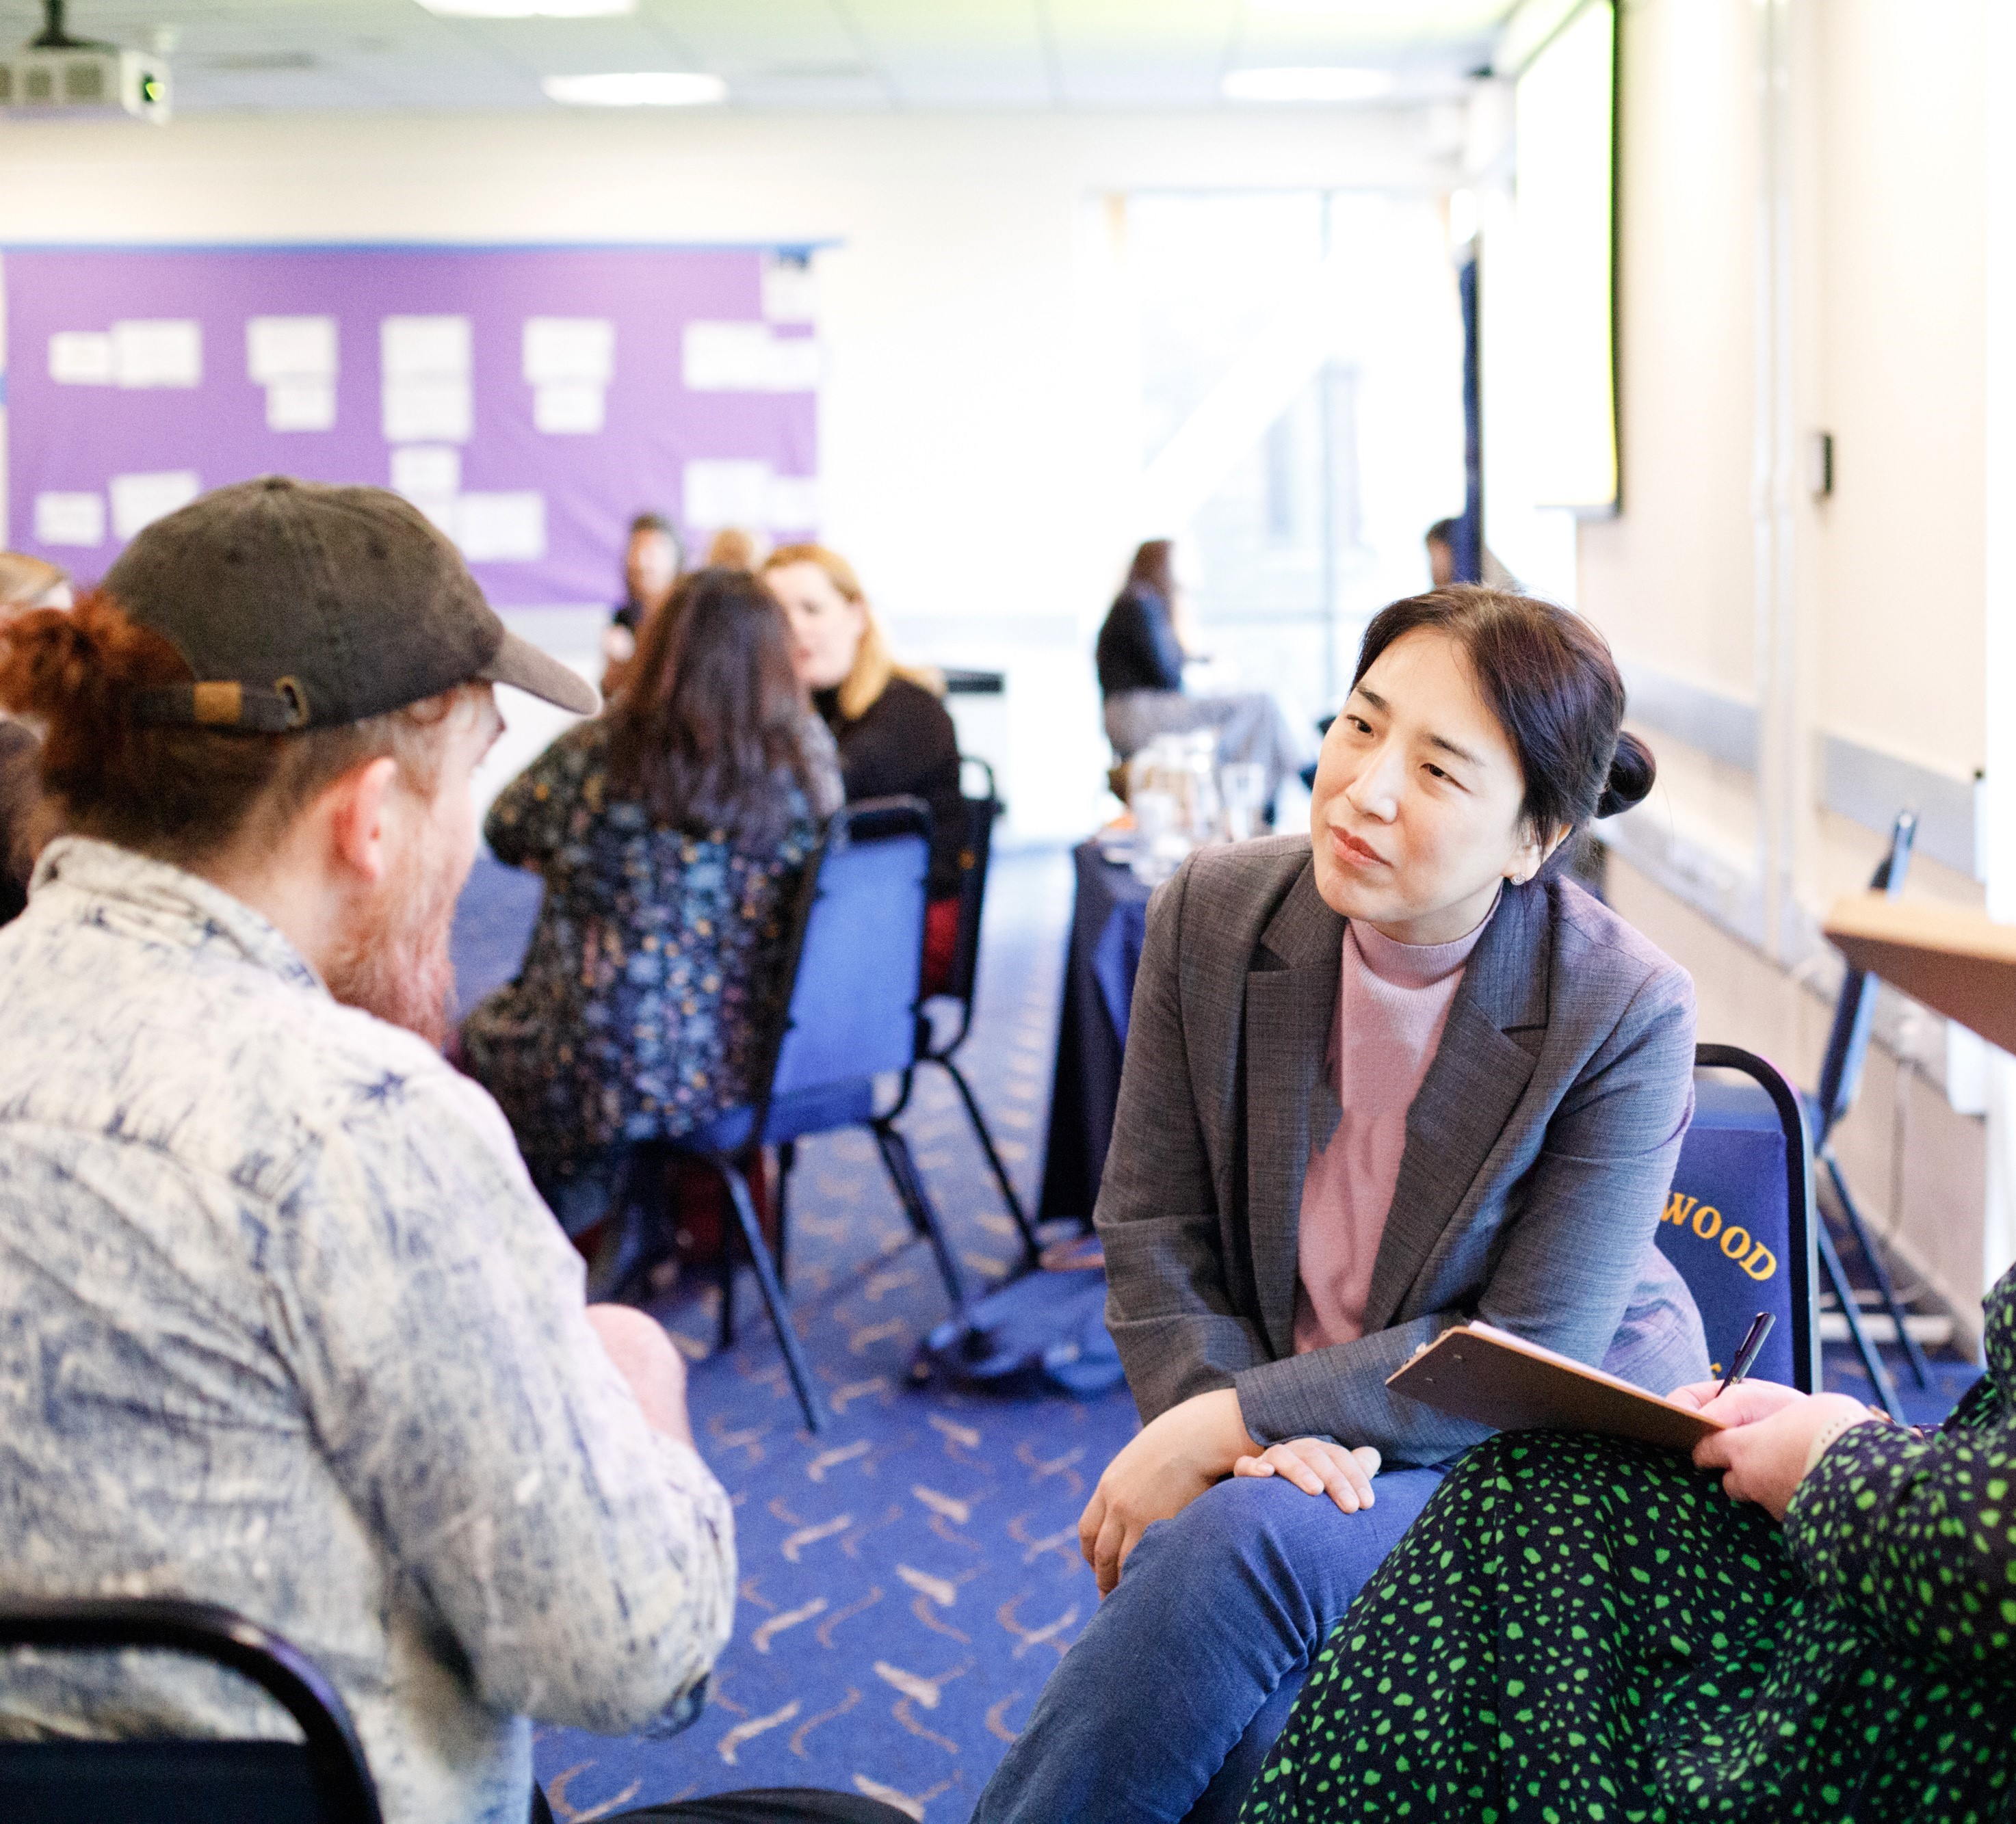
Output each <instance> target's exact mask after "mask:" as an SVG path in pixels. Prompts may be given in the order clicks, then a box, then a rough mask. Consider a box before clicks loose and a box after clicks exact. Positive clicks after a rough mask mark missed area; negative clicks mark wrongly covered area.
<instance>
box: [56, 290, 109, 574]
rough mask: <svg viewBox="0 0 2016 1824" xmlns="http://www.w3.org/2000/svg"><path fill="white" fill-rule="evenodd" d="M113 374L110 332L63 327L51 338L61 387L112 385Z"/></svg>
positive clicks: (94, 497) (58, 383)
mask: <svg viewBox="0 0 2016 1824" xmlns="http://www.w3.org/2000/svg"><path fill="white" fill-rule="evenodd" d="M112 377H113V369H112V337H111V336H110V334H109V333H106V331H104V330H102V329H59V330H57V331H56V333H55V334H54V335H53V336H51V337H50V338H49V378H50V379H51V380H54V381H55V382H56V384H57V385H58V386H59V387H109V386H110V385H111V384H112ZM92 498H93V499H94V500H95V499H97V498H98V497H97V496H96V495H92ZM100 504H101V505H103V502H100ZM44 542H45V543H46V542H47V541H46V540H45V541H44Z"/></svg>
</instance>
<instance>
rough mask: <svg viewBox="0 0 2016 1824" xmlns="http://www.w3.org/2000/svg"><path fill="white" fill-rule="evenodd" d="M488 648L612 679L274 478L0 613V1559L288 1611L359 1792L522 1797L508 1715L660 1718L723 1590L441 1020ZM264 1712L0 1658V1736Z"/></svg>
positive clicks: (77, 1591) (209, 1680) (691, 1469)
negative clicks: (84, 578)
mask: <svg viewBox="0 0 2016 1824" xmlns="http://www.w3.org/2000/svg"><path fill="white" fill-rule="evenodd" d="M496 683H507V684H511V685H517V686H518V687H519V688H520V689H525V690H528V691H531V692H532V693H534V694H535V695H537V696H542V697H544V698H545V699H546V700H548V701H549V702H551V703H556V704H558V705H560V707H563V708H565V709H568V710H572V711H577V712H579V713H582V714H586V713H589V712H591V711H593V710H594V709H595V708H596V707H597V698H596V693H595V692H594V691H593V690H592V689H590V688H589V686H588V685H585V683H583V682H581V680H580V679H579V678H578V677H576V676H575V675H574V674H573V673H572V672H571V671H568V670H567V668H566V667H563V666H561V665H560V664H556V662H555V661H553V660H551V659H549V658H547V657H545V656H544V655H542V653H538V651H536V650H535V649H533V648H532V647H531V646H527V645H526V644H525V643H524V642H523V641H521V640H519V639H516V638H515V637H513V635H510V634H509V633H507V632H506V630H505V628H504V626H503V624H502V622H501V621H499V619H498V617H497V616H496V615H495V613H493V612H492V611H491V609H490V607H489V606H488V604H487V603H485V602H484V599H483V596H482V594H481V592H480V591H479V590H478V588H477V586H476V584H475V582H474V581H473V578H472V577H470V574H469V572H468V570H467V569H466V567H465V566H464V565H463V562H462V560H461V559H460V557H459V556H458V555H457V553H456V552H455V549H454V548H453V546H452V545H450V544H449V543H448V541H446V540H445V538H442V537H441V534H439V533H437V531H435V530H434V527H432V526H430V524H429V523H428V522H427V520H426V519H425V518H423V516H421V515H420V514H419V513H417V512H416V511H415V510H414V509H412V507H411V506H409V505H407V504H406V503H405V502H403V501H401V500H400V499H399V498H398V497H397V496H395V495H391V494H387V493H386V492H384V491H382V490H380V489H376V488H369V487H325V486H319V485H316V484H310V483H305V482H295V481H290V480H286V479H284V478H282V477H267V478H265V479H264V480H258V481H253V482H248V483H245V484H241V485H239V486H236V487H225V488H220V489H218V491H215V492H214V493H212V494H210V495H205V496H204V497H203V498H201V499H200V500H197V501H196V502H193V503H192V504H191V505H189V506H187V507H185V508H183V509H182V510H181V511H180V512H178V513H173V514H171V515H170V516H167V518H165V519H163V520H158V521H157V522H156V523H154V524H153V525H151V526H149V527H147V528H146V531H143V532H142V533H141V534H140V535H139V537H138V538H135V540H134V541H133V542H132V543H131V545H129V546H128V549H126V551H125V552H124V554H123V555H122V556H121V558H120V559H119V560H118V562H117V563H116V564H114V566H113V569H112V570H111V572H110V574H109V575H107V576H106V578H105V581H104V584H103V587H102V588H101V589H99V591H97V592H93V593H92V594H89V595H86V596H85V598H84V599H82V600H81V602H79V603H78V604H77V606H76V607H75V609H74V610H72V611H70V612H69V613H56V612H53V611H38V612H37V613H31V614H28V615H26V616H24V617H20V618H18V619H16V620H13V621H8V622H6V623H5V624H4V625H0V705H4V706H5V707H6V708H7V709H8V710H9V711H12V712H13V713H15V714H20V715H23V716H24V717H27V718H30V719H31V720H32V721H36V722H38V723H39V724H41V727H42V729H43V735H44V745H43V750H42V777H43V785H44V787H45V790H47V791H48V792H49V793H50V794H52V797H53V798H54V799H55V800H56V804H58V806H59V808H60V811H61V812H62V815H63V822H64V826H65V829H66V832H67V833H65V834H64V835H63V836H59V837H58V838H56V840H54V841H52V843H50V844H49V846H48V847H47V848H46V849H45V851H43V854H42V855H41V860H40V862H39V863H38V866H37V869H36V871H35V876H34V884H33V887H32V889H31V897H30V901H29V905H28V908H27V911H26V912H24V913H23V915H22V916H20V918H19V919H16V920H15V921H14V922H13V923H12V924H11V925H9V926H7V928H6V929H5V931H0V1438H4V1441H5V1442H4V1449H5V1454H6V1457H7V1465H6V1468H5V1472H4V1473H0V1540H4V1541H5V1552H0V1596H102V1595H120V1596H181V1597H189V1598H195V1599H202V1600H207V1601H211V1602H214V1603H222V1604H224V1605H225V1606H227V1607H229V1608H232V1609H234V1610H238V1611H239V1612H241V1613H242V1614H246V1615H247V1616H249V1617H250V1618H251V1619H253V1620H254V1621H257V1622H259V1623H261V1624H263V1625H265V1626H266V1627H268V1628H272V1629H273V1630H274V1631H275V1632H278V1633H279V1634H281V1635H283V1636H285V1637H286V1638H287V1639H290V1640H291V1641H292V1642H293V1643H294V1644H295V1645H296V1646H299V1647H301V1648H302V1649H303V1650H305V1651H306V1652H307V1653H308V1654H309V1655H310V1656H311V1657H312V1658H314V1659H315V1660H317V1661H318V1662H319V1664H320V1665H321V1666H322V1669H323V1670H324V1671H326V1673H328V1674H329V1676H330V1677H331V1678H332V1679H333V1682H335V1684H336V1685H337V1688H338V1689H340V1692H341V1693H342V1694H343V1696H344V1700H345V1701H346V1703H347V1705H348V1707H349V1709H350V1711H351V1716H352V1718H353V1719H354V1720H355V1724H356V1725H357V1729H358V1736H359V1738H360V1739H361V1740H362V1743H363V1745H364V1748H365V1754H366V1757H367V1758H368V1760H369V1763H370V1765H371V1768H372V1772H373V1776H374V1778H375V1779H376V1782H377V1785H378V1788H379V1793H380V1802H381V1804H382V1805H383V1811H384V1815H385V1816H386V1818H387V1820H388V1821H389V1824H422V1821H425V1824H458V1821H463V1820H467V1821H470V1824H474V1821H476V1820H483V1821H484V1824H524V1820H525V1819H527V1815H528V1813H529V1811H531V1808H532V1806H533V1805H534V1804H535V1793H534V1789H533V1786H532V1782H531V1737H530V1730H529V1728H528V1725H527V1721H526V1719H527V1718H528V1717H536V1718H540V1719H542V1720H545V1721H553V1722H557V1723H567V1724H571V1725H577V1726H579V1727H582V1728H585V1729H596V1730H600V1731H603V1732H611V1733H615V1732H625V1731H629V1730H634V1729H640V1728H645V1727H648V1726H650V1725H653V1724H661V1725H662V1724H664V1723H665V1722H666V1721H667V1719H668V1718H669V1719H671V1720H674V1721H675V1720H677V1718H679V1716H680V1715H682V1714H685V1713H687V1712H689V1711H691V1709H692V1708H693V1707H695V1706H696V1705H697V1702H698V1701H699V1700H700V1696H702V1695H703V1694H704V1682H705V1679H706V1677H707V1671H708V1669H709V1668H710V1667H711V1664H712V1663H713V1660H714V1658H715V1655H716V1654H717V1653H718V1652H719V1651H720V1650H721V1648H722V1645H723V1644H724V1643H725V1641H726V1640H727V1638H728V1635H729V1624H730V1620H731V1616H732V1612H733V1597H734V1589H735V1549H734V1543H733V1524H732V1520H731V1516H730V1513H729V1503H728V1501H727V1498H726V1496H725V1495H724V1493H723V1492H722V1488H721V1486H720V1484H718V1482H716V1481H715V1478H714V1477H713V1476H712V1475H711V1473H710V1472H709V1471H708V1470H707V1467H706V1466H705V1465H704V1463H703V1462H701V1460H700V1457H699V1456H698V1455H697V1453H696V1452H695V1451H694V1449H693V1438H692V1433H691V1430H690V1428H689V1424H688V1421H687V1417H686V1397H685V1381H684V1377H683V1374H682V1370H681V1368H680V1364H679V1356H678V1355H677V1353H676V1351H675V1350H674V1349H673V1348H672V1347H671V1344H670V1342H669V1340H668V1339H667V1337H665V1335H664V1332H663V1331H662V1330H661V1329H659V1328H658V1327H657V1326H656V1325H655V1324H653V1322H650V1319H647V1318H646V1317H644V1316H643V1315H642V1314H640V1313H638V1312H635V1311H624V1310H618V1309H614V1308H608V1307H594V1308H587V1307H585V1305H584V1303H583V1298H582V1272H581V1263H580V1261H579V1260H578V1257H576V1256H575V1255H574V1252H573V1250H571V1248H570V1247H568V1245H567V1242H566V1240H565V1239H564V1238H563V1236H562V1235H561V1233H560V1229H559V1228H558V1226H557V1225H556V1224H555V1223H554V1221H553V1218H551V1216H550V1215H549V1213H548V1212H547V1211H546V1209H545V1206H544V1205H543V1204H542V1203H541V1202H540V1201H539V1199H538V1195H537V1193H535V1191H534V1190H533V1189H532V1185H531V1182H530V1180H529V1179H528V1178H527V1176H526V1174H525V1170H524V1165H523V1164H522V1163H521V1162H520V1160H519V1157H518V1155H517V1150H516V1149H515V1148H514V1146H513V1143H512V1140H511V1136H510V1133H509V1128H507V1127H506V1124H505V1121H504V1120H503V1118H502V1116H501V1115H500V1114H499V1112H498V1110H497V1108H496V1106H495V1104H494V1103H491V1100H490V1099H489V1098H488V1096H487V1095H485V1094H484V1092H483V1091H482V1090H481V1089H480V1088H477V1086H476V1085H474V1084H473V1083H472V1082H470V1081H468V1080H467V1079H466V1078H465V1077H462V1076H460V1075H459V1074H457V1073H456V1072H455V1071H454V1070H452V1069H451V1068H450V1067H448V1065H447V1064H446V1063H444V1062H443V1060H442V1059H441V1056H440V1053H439V1051H438V1049H437V1047H438V1045H439V1042H440V1040H441V1036H442V1034H443V1033H444V1031H445V1018H446V1006H447V1001H448V992H449V989H450V986H451V980H450V973H449V970H448V962H447V958H448V929H449V924H450V920H451V919H452V915H453V911H454V906H455V897H456V894H457V893H458V892H459V889H460V887H461V885H462V882H463V879H464V877H465V876H466V874H467V872H468V870H469V866H470V861H471V859H472V858H473V854H474V851H475V843H476V830H475V821H474V815H473V807H472V804H471V801H470V774H471V772H472V770H473V768H474V767H475V766H476V764H477V762H478V761H479V760H480V759H481V757H482V756H483V754H484V752H485V751H486V750H488V747H489V746H490V744H491V742H492V741H493V740H494V739H495V737H496V735H497V733H498V732H499V729H501V727H502V722H501V720H500V718H499V714H498V712H497V710H496V707H495V703H493V701H492V699H491V685H493V684H496ZM277 1718H278V1713H277V1712H271V1713H270V1714H269V1712H268V1710H267V1709H264V1708H262V1707H261V1705H260V1703H259V1702H258V1701H257V1700H256V1699H254V1698H251V1697H249V1696H247V1695H245V1694H244V1690H243V1688H242V1687H239V1686H237V1685H236V1684H235V1682H232V1681H230V1680H229V1679H227V1678H224V1677H222V1676H221V1675H211V1674H209V1673H207V1671H204V1670H203V1669H201V1668H196V1667H193V1666H191V1665H189V1664H184V1663H182V1662H177V1661H174V1660H168V1659H167V1658H165V1657H162V1656H146V1657H144V1658H142V1660H135V1661H131V1662H130V1663H122V1662H120V1661H118V1660H114V1659H110V1658H106V1659H94V1658H91V1657H85V1658H84V1659H81V1660H66V1659H64V1658H63V1657H59V1656H45V1657H40V1658H38V1659H36V1660H33V1661H29V1660H23V1659H21V1658H20V1657H16V1658H15V1659H14V1660H10V1661H6V1662H4V1663H0V1736H5V1735H17V1736H18V1735H30V1736H33V1735H38V1734H42V1733H53V1734H58V1735H82V1736H103V1735H108V1734H110V1735H134V1734H161V1733H173V1732H193V1733H204V1734H208V1733H217V1734H225V1735H233V1736H243V1735H256V1734H270V1733H275V1732H283V1731H284V1729H285V1728H286V1725H285V1723H284V1721H282V1720H276V1719H277ZM537 1802H538V1804H539V1805H540V1807H541V1808H543V1801H537ZM752 1806H753V1807H754V1809H751V1807H752ZM652 1815H657V1816H663V1817H666V1818H686V1819H703V1818H704V1819H712V1818H715V1817H725V1816H735V1817H753V1816H762V1817H766V1818H793V1817H804V1818H814V1817H817V1818H835V1819H843V1818H844V1819H869V1818H875V1819H887V1818H893V1817H894V1816H895V1814H893V1813H891V1812H888V1811H887V1810H886V1809H885V1808H882V1807H880V1806H877V1805H873V1804H870V1803H869V1801H863V1800H859V1799H856V1798H854V1797H852V1796H851V1795H844V1796H843V1795H837V1794H835V1795H820V1794H812V1793H794V1794H790V1795H788V1796H784V1795H777V1796H773V1797H772V1796H766V1797H758V1795H753V1794H752V1795H746V1796H745V1797H743V1799H741V1800H718V1801H700V1802H699V1803H698V1804H695V1805H693V1806H679V1807H671V1808H664V1809H661V1811H658V1812H656V1813H653V1814H652Z"/></svg>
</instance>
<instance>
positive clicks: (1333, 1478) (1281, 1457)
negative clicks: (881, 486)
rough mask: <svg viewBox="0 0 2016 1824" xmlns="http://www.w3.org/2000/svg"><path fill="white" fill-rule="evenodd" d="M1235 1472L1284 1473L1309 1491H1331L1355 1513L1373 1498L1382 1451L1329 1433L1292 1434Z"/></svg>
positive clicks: (1240, 1462)
mask: <svg viewBox="0 0 2016 1824" xmlns="http://www.w3.org/2000/svg"><path fill="white" fill-rule="evenodd" d="M1232 1473H1233V1475H1235V1476H1277V1475H1278V1476H1282V1477H1286V1478H1287V1480H1289V1481H1291V1482H1292V1483H1294V1485H1295V1486H1296V1487H1297V1488H1299V1489H1301V1491H1302V1492H1303V1493H1304V1494H1305V1495H1329V1497H1330V1499H1331V1500H1333V1501H1334V1502H1336V1503H1337V1512H1338V1513H1357V1511H1358V1510H1359V1509H1360V1508H1361V1507H1370V1506H1371V1505H1372V1502H1373V1494H1372V1478H1373V1477H1374V1476H1376V1475H1377V1474H1378V1473H1379V1453H1378V1452H1377V1451H1376V1450H1374V1449H1373V1448H1372V1446H1371V1445H1370V1444H1359V1445H1358V1446H1357V1447H1356V1448H1354V1449H1351V1450H1346V1449H1345V1448H1344V1446H1343V1445H1342V1444H1332V1443H1331V1442H1330V1440H1329V1439H1328V1438H1327V1437H1291V1438H1290V1439H1289V1440H1288V1441H1287V1443H1286V1444H1269V1446H1268V1447H1267V1448H1266V1449H1265V1450H1263V1451H1262V1452H1261V1453H1260V1454H1259V1455H1258V1456H1255V1457H1241V1458H1240V1459H1239V1460H1238V1461H1237V1462H1235V1463H1234V1464H1233V1466H1232Z"/></svg>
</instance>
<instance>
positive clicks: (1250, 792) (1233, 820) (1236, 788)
mask: <svg viewBox="0 0 2016 1824" xmlns="http://www.w3.org/2000/svg"><path fill="white" fill-rule="evenodd" d="M1218 790H1219V797H1221V798H1222V800H1224V804H1225V833H1226V836H1227V837H1229V839H1230V840H1232V841H1233V842H1244V841H1245V840H1247V837H1249V836H1254V835H1255V834H1257V833H1258V830H1259V827H1260V813H1261V811H1262V810H1264V809H1265V808H1266V803H1267V769H1266V768H1265V767H1264V766H1262V764H1260V762H1259V761H1257V760H1228V761H1226V763H1225V764H1224V765H1222V766H1221V767H1220V768H1219V769H1218Z"/></svg>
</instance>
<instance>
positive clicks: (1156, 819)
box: [1127, 789, 1190, 887]
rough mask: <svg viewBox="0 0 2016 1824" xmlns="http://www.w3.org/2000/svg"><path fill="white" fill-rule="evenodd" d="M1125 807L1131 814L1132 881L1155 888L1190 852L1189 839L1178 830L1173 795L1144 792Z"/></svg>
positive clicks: (1162, 792)
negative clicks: (1132, 816) (1133, 879)
mask: <svg viewBox="0 0 2016 1824" xmlns="http://www.w3.org/2000/svg"><path fill="white" fill-rule="evenodd" d="M1127 808H1129V810H1130V811H1132V812H1133V813H1134V858H1133V860H1132V862H1131V863H1130V864H1129V865H1130V866H1131V867H1132V869H1133V870H1134V878H1135V879H1136V880H1143V881H1146V882H1147V883H1148V884H1149V885H1150V886H1151V887H1153V886H1158V885H1159V884H1160V883H1161V882H1163V881H1165V880H1168V877H1169V876H1171V875H1172V874H1173V873H1175V871H1176V869H1178V868H1179V867H1180V866H1182V865H1183V858H1184V857H1185V856H1186V855H1187V854H1189V853H1190V840H1189V839H1188V838H1187V837H1186V836H1184V834H1183V831H1182V830H1181V829H1179V828H1178V827H1177V822H1176V812H1177V804H1176V798H1175V793H1173V792H1165V791H1161V790H1148V789H1143V790H1139V791H1137V792H1136V793H1134V794H1133V796H1132V797H1131V798H1130V799H1129V800H1128V807H1127Z"/></svg>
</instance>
